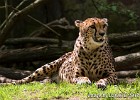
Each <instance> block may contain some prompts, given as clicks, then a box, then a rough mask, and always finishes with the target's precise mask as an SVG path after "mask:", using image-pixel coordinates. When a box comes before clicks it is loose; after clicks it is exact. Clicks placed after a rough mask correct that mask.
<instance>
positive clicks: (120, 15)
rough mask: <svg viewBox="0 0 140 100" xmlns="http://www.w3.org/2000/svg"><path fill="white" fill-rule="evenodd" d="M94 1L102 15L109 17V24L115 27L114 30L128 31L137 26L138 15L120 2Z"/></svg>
mask: <svg viewBox="0 0 140 100" xmlns="http://www.w3.org/2000/svg"><path fill="white" fill-rule="evenodd" d="M95 3H96V5H97V6H98V10H99V11H100V12H101V13H102V15H103V16H104V17H107V18H109V19H111V23H110V26H113V27H111V28H113V29H115V28H116V30H114V31H116V32H117V31H130V30H134V29H136V28H137V23H138V22H137V21H138V18H139V16H138V15H137V14H136V13H135V11H133V10H131V9H129V8H128V7H126V6H125V5H123V4H122V3H121V2H119V1H118V2H114V3H109V2H107V0H96V2H95ZM121 28H122V29H121ZM119 29H120V30H119Z"/></svg>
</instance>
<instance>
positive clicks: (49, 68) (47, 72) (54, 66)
mask: <svg viewBox="0 0 140 100" xmlns="http://www.w3.org/2000/svg"><path fill="white" fill-rule="evenodd" d="M71 53H72V52H69V53H66V54H65V55H63V56H61V57H60V58H59V59H57V60H55V61H53V62H50V63H48V64H45V65H43V66H42V67H40V68H38V69H37V70H36V71H34V72H33V73H32V74H31V75H29V76H27V77H25V78H23V79H21V80H13V79H9V78H6V77H3V78H0V84H23V83H29V82H32V81H34V80H37V79H39V78H42V77H45V76H51V75H52V74H53V73H55V72H57V71H58V69H59V67H60V66H61V65H62V64H63V62H64V61H65V60H66V59H67V58H68V57H69V56H70V55H71Z"/></svg>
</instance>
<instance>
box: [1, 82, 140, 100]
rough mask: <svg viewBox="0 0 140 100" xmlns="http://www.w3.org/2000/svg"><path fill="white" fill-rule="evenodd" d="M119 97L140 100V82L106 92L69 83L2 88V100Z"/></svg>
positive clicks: (93, 86)
mask: <svg viewBox="0 0 140 100" xmlns="http://www.w3.org/2000/svg"><path fill="white" fill-rule="evenodd" d="M116 97H118V99H121V98H128V99H135V100H137V99H140V82H139V80H137V81H136V82H134V83H133V84H120V85H118V86H113V85H112V86H108V87H107V89H106V90H104V91H102V90H101V89H97V88H96V86H95V85H94V84H92V85H87V84H83V85H74V84H69V83H65V82H63V83H60V84H55V83H52V84H50V83H46V84H40V83H37V82H35V83H31V84H23V85H9V86H0V100H48V99H62V100H63V99H68V98H77V99H80V100H81V99H82V100H85V99H97V98H100V99H103V100H104V99H106V100H114V99H116Z"/></svg>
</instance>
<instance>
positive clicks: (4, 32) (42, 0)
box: [0, 0, 47, 46]
mask: <svg viewBox="0 0 140 100" xmlns="http://www.w3.org/2000/svg"><path fill="white" fill-rule="evenodd" d="M46 1H47V0H36V1H35V2H33V3H31V4H30V5H29V6H27V7H26V8H24V9H22V10H20V11H19V12H17V13H15V14H14V15H13V16H12V17H11V18H10V19H9V21H8V23H7V24H6V25H5V27H4V28H3V29H2V30H1V32H0V46H1V45H2V44H3V43H4V41H5V40H6V39H7V36H8V34H9V32H10V31H11V29H12V28H13V26H14V24H16V23H17V21H18V20H19V19H20V18H21V17H24V16H25V15H27V14H28V13H29V12H30V11H31V10H33V9H34V8H36V7H38V6H40V5H42V4H44V3H46Z"/></svg>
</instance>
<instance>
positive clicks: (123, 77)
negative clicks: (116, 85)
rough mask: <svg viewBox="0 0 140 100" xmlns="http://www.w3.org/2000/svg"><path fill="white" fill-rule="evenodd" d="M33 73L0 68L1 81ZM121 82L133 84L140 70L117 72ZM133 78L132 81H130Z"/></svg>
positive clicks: (139, 74)
mask: <svg viewBox="0 0 140 100" xmlns="http://www.w3.org/2000/svg"><path fill="white" fill-rule="evenodd" d="M32 72H33V71H28V70H17V69H12V68H3V67H0V79H4V78H5V77H6V78H9V79H16V80H18V79H22V78H24V77H27V76H28V75H30V74H31V73H32ZM116 74H117V76H118V78H119V80H120V81H121V82H132V81H134V80H132V78H133V79H136V77H138V76H140V70H132V71H118V72H116ZM130 78H131V80H130Z"/></svg>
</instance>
